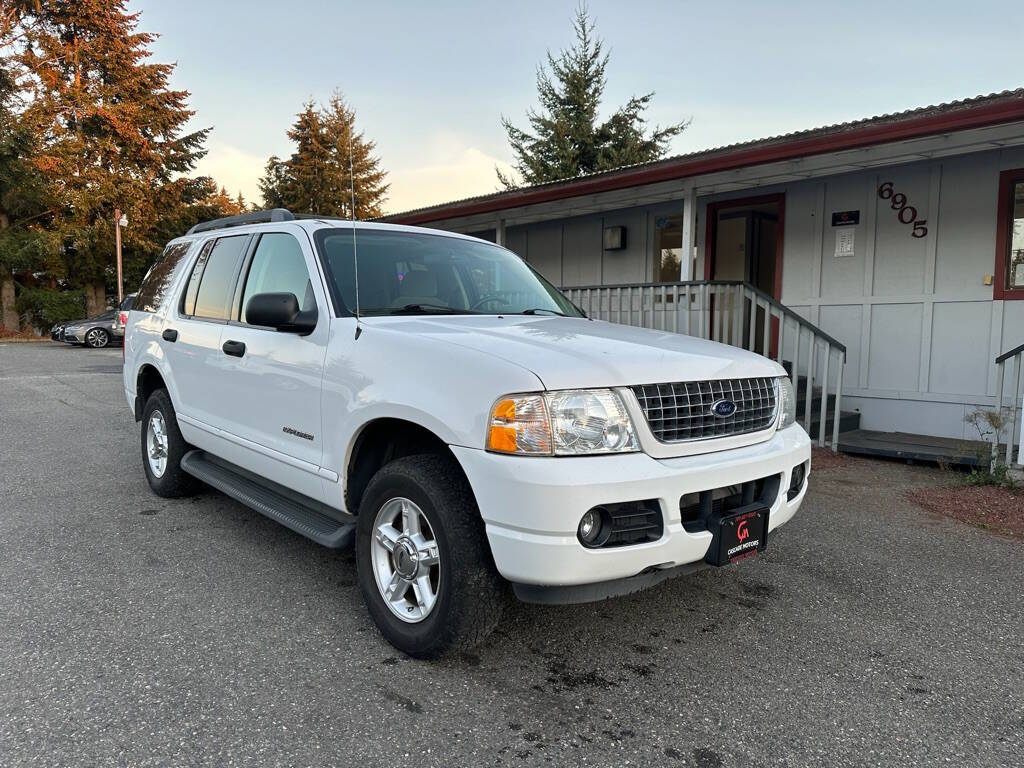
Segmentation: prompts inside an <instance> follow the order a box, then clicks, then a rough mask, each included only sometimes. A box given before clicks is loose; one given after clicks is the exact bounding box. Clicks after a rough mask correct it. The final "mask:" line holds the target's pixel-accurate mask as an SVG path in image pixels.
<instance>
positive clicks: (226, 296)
mask: <svg viewBox="0 0 1024 768" xmlns="http://www.w3.org/2000/svg"><path fill="white" fill-rule="evenodd" d="M248 242H249V236H248V235H237V236H235V237H221V238H218V239H217V240H214V241H212V243H207V244H206V245H205V246H203V252H202V253H201V254H200V255H199V258H198V259H197V260H196V265H195V267H193V269H192V276H191V277H190V278H189V281H188V289H187V290H186V292H185V303H184V306H183V308H182V309H183V311H184V313H185V314H186V315H193V316H195V317H201V318H205V319H208V320H227V319H228V303H229V300H230V298H231V294H232V293H233V292H234V287H235V266H236V265H237V264H238V259H239V257H240V256H241V255H242V251H243V250H244V249H245V246H246V244H247V243H248Z"/></svg>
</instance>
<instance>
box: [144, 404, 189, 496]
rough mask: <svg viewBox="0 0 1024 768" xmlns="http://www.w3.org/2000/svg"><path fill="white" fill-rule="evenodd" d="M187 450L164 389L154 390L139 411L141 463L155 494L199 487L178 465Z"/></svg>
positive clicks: (186, 491)
mask: <svg viewBox="0 0 1024 768" xmlns="http://www.w3.org/2000/svg"><path fill="white" fill-rule="evenodd" d="M190 450H192V446H190V445H189V444H188V443H186V442H185V438H183V437H182V436H181V430H179V429H178V417H177V416H176V415H175V413H174V406H173V405H171V398H170V396H169V395H168V394H167V390H166V389H158V390H156V391H155V392H153V394H151V395H150V396H149V399H148V400H146V406H145V408H144V409H143V411H142V466H143V467H144V468H145V470H146V480H148V481H149V487H150V488H152V489H153V492H154V493H155V494H156V495H157V496H163V497H165V498H175V497H178V496H188V495H191V494H193V493H195V492H196V491H197V490H199V486H200V484H199V481H198V480H196V479H195V478H194V477H192V475H189V474H187V473H186V472H185V471H184V470H183V469H182V468H181V457H182V456H184V455H185V454H186V453H188V452H189V451H190Z"/></svg>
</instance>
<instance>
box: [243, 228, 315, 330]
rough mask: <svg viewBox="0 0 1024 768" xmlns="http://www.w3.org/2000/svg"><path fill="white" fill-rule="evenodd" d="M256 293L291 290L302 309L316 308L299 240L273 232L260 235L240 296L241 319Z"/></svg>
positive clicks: (289, 291) (288, 291) (286, 291)
mask: <svg viewBox="0 0 1024 768" xmlns="http://www.w3.org/2000/svg"><path fill="white" fill-rule="evenodd" d="M258 293H291V294H294V296H295V298H296V299H298V301H299V306H300V307H301V309H302V311H303V312H306V311H309V310H311V309H316V297H315V296H314V295H313V286H312V284H311V283H310V280H309V271H308V270H307V269H306V259H305V257H304V256H303V255H302V248H301V247H300V246H299V241H298V240H296V239H295V238H294V237H292V236H291V235H287V234H282V233H277V232H272V233H268V234H266V235H263V236H262V237H260V242H259V244H258V245H257V246H256V253H255V254H254V255H253V257H252V265H251V266H250V267H249V275H248V277H247V278H246V281H245V291H244V293H243V295H242V319H243V320H244V319H245V308H246V307H248V306H249V299H251V298H252V297H253V296H255V295H256V294H258Z"/></svg>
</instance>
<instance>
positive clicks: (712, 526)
mask: <svg viewBox="0 0 1024 768" xmlns="http://www.w3.org/2000/svg"><path fill="white" fill-rule="evenodd" d="M708 530H709V531H711V535H712V539H711V546H710V547H709V548H708V553H707V555H706V557H705V560H707V561H708V562H709V563H711V564H712V565H728V564H729V563H735V562H736V561H737V560H742V559H743V558H746V557H753V556H754V555H756V554H757V553H758V552H762V551H763V550H764V549H765V547H766V546H767V545H768V507H766V506H764V505H763V504H749V505H747V506H745V507H740V508H738V509H732V510H730V511H728V512H727V513H725V514H724V515H721V516H714V515H713V516H712V517H711V518H710V519H709V520H708Z"/></svg>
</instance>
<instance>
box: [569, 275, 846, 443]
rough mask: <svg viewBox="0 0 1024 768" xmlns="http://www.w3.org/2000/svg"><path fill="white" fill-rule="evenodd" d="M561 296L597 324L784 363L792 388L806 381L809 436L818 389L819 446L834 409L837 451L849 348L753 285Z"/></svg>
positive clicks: (612, 289)
mask: <svg viewBox="0 0 1024 768" xmlns="http://www.w3.org/2000/svg"><path fill="white" fill-rule="evenodd" d="M562 292H563V293H564V294H565V295H566V297H568V299H569V300H570V301H572V302H573V303H574V304H575V305H576V306H578V307H579V308H580V309H582V310H583V311H584V312H586V313H587V315H588V316H589V317H593V318H595V319H598V320H607V321H609V322H613V323H623V324H625V325H633V326H637V327H640V328H652V329H654V330H659V331H670V332H672V333H684V334H687V335H689V336H697V337H699V338H702V339H711V340H713V341H720V342H723V343H725V344H731V345H732V346H735V347H742V348H743V349H749V350H751V351H754V352H759V353H760V354H763V355H766V356H768V357H773V358H775V359H776V360H777V361H778V362H779V363H782V361H783V359H784V357H785V360H786V361H787V363H790V376H791V378H792V380H793V383H794V385H795V386H797V387H799V386H801V381H800V377H801V375H802V376H804V381H803V382H802V385H803V387H804V391H803V395H804V398H803V410H804V412H803V425H804V428H805V429H806V430H807V432H808V433H810V432H811V425H812V422H813V415H814V414H813V411H812V409H813V408H814V407H815V404H814V399H815V396H816V393H815V390H814V388H815V386H816V385H817V386H818V387H819V388H820V390H821V392H820V402H819V403H818V406H817V407H818V408H819V413H818V425H817V426H818V435H817V441H818V445H819V446H824V445H825V444H826V424H827V422H828V414H829V411H830V410H831V413H832V434H831V440H829V441H828V442H829V444H830V445H831V447H832V450H833V451H834V450H836V447H837V445H838V444H839V420H840V400H841V397H842V388H843V369H844V368H845V366H846V347H845V346H844V345H843V344H841V343H839V342H838V341H836V340H835V339H834V338H832V337H831V336H829V335H828V334H827V333H825V332H824V331H822V330H821V329H820V328H818V327H817V326H815V325H813V324H812V323H810V322H808V321H807V320H805V319H804V318H803V317H801V316H800V315H798V314H797V313H796V312H794V311H793V310H791V309H789V308H788V307H786V306H785V305H783V304H781V303H780V302H778V301H777V300H776V299H774V298H773V297H771V296H769V295H768V294H766V293H764V292H763V291H760V290H758V289H757V288H755V287H754V286H753V285H750V284H749V283H742V282H731V281H721V280H703V281H693V282H683V283H657V284H654V283H633V284H628V285H598V286H586V287H580V288H563V289H562ZM830 377H831V378H830ZM830 387H831V390H830ZM830 391H831V394H830ZM830 400H831V403H830ZM830 405H831V408H830ZM797 417H798V418H799V417H800V414H797Z"/></svg>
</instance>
